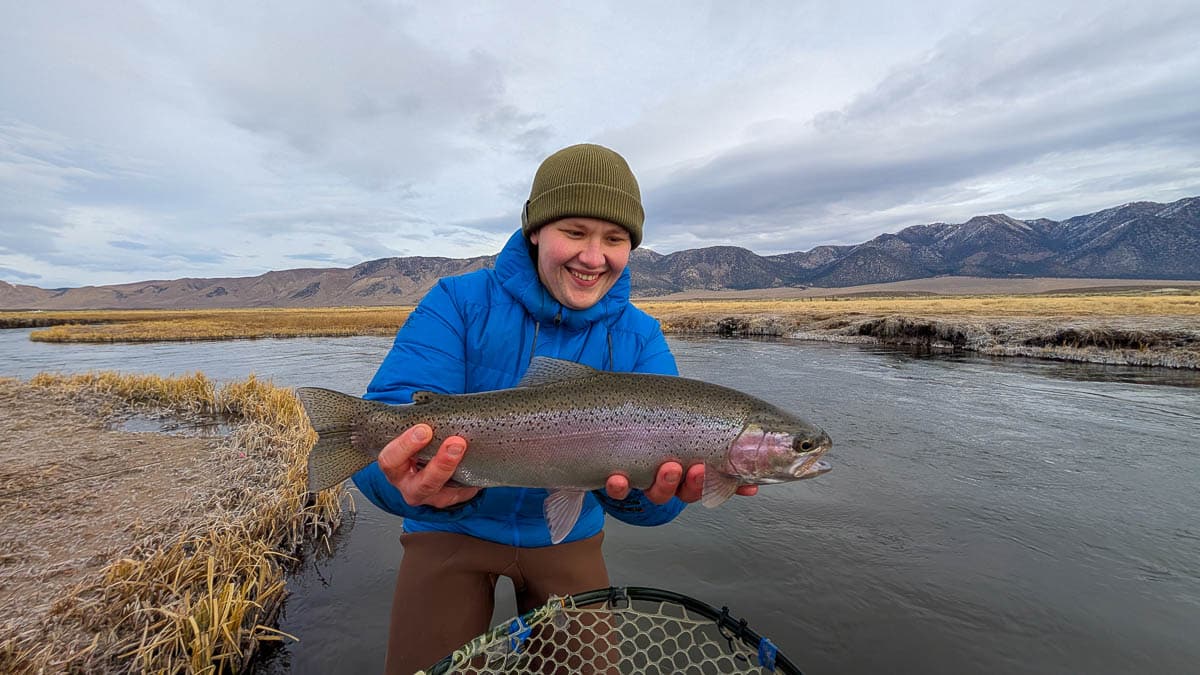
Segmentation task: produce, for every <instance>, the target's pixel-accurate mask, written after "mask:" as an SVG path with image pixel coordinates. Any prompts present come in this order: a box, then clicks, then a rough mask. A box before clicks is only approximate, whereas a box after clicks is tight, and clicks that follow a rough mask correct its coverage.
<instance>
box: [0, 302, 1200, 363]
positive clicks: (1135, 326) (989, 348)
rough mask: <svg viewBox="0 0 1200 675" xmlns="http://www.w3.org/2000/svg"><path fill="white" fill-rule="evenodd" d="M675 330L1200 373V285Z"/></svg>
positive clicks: (785, 308) (662, 306)
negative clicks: (1193, 370) (1197, 287)
mask: <svg viewBox="0 0 1200 675" xmlns="http://www.w3.org/2000/svg"><path fill="white" fill-rule="evenodd" d="M636 302H637V305H638V306H639V307H640V308H642V309H644V310H645V311H646V312H648V313H649V314H650V315H651V316H653V317H655V318H656V319H658V320H659V322H660V324H661V325H662V327H663V330H664V332H666V333H667V334H668V335H672V334H674V335H722V336H764V335H765V336H774V337H780V338H788V339H796V340H819V341H828V342H851V343H876V344H886V345H901V346H913V345H916V346H921V347H927V348H930V349H946V350H961V351H970V352H976V353H980V354H986V355H989V356H1025V357H1032V358H1044V359H1057V360H1065V361H1080V362H1090V363H1104V364H1116V365H1137V366H1157V367H1168V368H1189V369H1197V368H1200V291H1196V290H1192V289H1188V288H1168V289H1144V288H1133V289H1116V290H1114V289H1083V290H1079V291H1077V292H1071V293H1052V294H1048V293H1026V294H1016V295H1014V294H1008V295H929V294H913V295H897V296H876V295H872V294H866V295H856V296H823V297H784V298H764V297H722V298H718V299H684V300H679V299H676V300H664V299H639V300H637V301H636ZM410 311H411V308H408V307H382V308H362V307H360V308H318V309H305V310H299V309H269V308H266V309H255V310H245V309H243V310H193V311H186V312H183V311H154V310H142V311H137V312H128V311H125V312H117V311H112V312H105V311H91V312H44V313H32V312H8V313H4V314H3V315H2V316H0V326H12V327H16V326H30V325H34V323H35V322H36V323H37V325H48V324H51V323H55V324H56V325H53V326H52V327H50V328H47V329H44V330H34V331H32V332H31V333H30V339H31V340H34V341H39V342H56V343H79V342H81V343H138V342H169V341H194V340H233V339H247V338H251V339H257V338H279V337H337V336H350V335H379V336H390V335H393V334H394V333H395V330H396V329H397V328H398V327H399V326H400V325H401V324H402V323H403V322H404V320H405V319H406V318H407V316H408V313H409V312H410Z"/></svg>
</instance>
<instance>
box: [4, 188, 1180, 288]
mask: <svg viewBox="0 0 1200 675" xmlns="http://www.w3.org/2000/svg"><path fill="white" fill-rule="evenodd" d="M495 259H496V257H495V256H494V255H492V256H480V257H475V258H465V259H459V258H432V257H405V258H381V259H379V260H371V261H368V262H364V263H360V264H358V265H355V266H354V267H349V268H324V269H291V270H282V271H274V272H267V273H266V274H262V275H259V276H256V277H236V278H214V279H196V278H187V279H175V280H171V281H144V282H136V283H127V284H117V285H110V286H85V287H82V288H60V289H43V288H37V287H34V286H25V285H13V284H9V283H6V282H3V281H0V309H100V308H120V309H167V308H171V309H184V308H227V307H323V306H340V305H409V304H414V303H416V302H417V301H418V300H420V298H421V296H423V295H424V294H425V292H426V291H427V290H429V288H430V287H431V286H432V285H433V284H434V283H436V282H437V280H438V279H440V278H441V277H443V276H448V275H454V274H462V273H465V272H470V271H473V270H477V269H480V268H484V267H489V266H491V265H492V264H494V262H495ZM629 266H630V272H631V274H632V275H633V289H634V294H635V296H640V297H645V296H657V295H665V294H669V293H676V292H681V291H689V290H706V291H714V290H749V289H766V288H784V287H805V286H819V287H833V288H836V287H844V286H858V285H865V284H876V283H886V282H892V281H903V280H906V279H923V278H927V277H937V276H974V277H999V278H1015V277H1073V278H1118V279H1179V280H1184V279H1189V280H1195V279H1200V197H1189V198H1186V199H1181V200H1179V201H1176V202H1172V203H1170V204H1158V203H1154V202H1133V203H1130V204H1125V205H1122V206H1118V207H1114V208H1111V209H1105V210H1103V211H1099V212H1097V213H1092V214H1088V215H1082V216H1076V217H1074V218H1070V219H1067V220H1064V221H1054V220H1047V219H1044V218H1041V219H1037V220H1017V219H1015V218H1010V217H1009V216H1006V215H988V216H977V217H975V218H972V219H970V220H968V221H967V222H965V223H958V224H948V223H933V224H930V225H916V226H913V227H908V228H905V229H903V230H901V231H900V232H897V233H895V234H882V235H880V236H878V237H875V238H874V239H871V240H870V241H867V242H864V243H861V244H857V245H853V246H818V247H817V248H814V249H812V250H810V251H803V252H795V253H784V254H780V255H769V256H760V255H757V254H755V253H754V252H752V251H749V250H747V249H744V248H738V247H735V246H712V247H708V248H699V249H689V250H685V251H678V252H676V253H672V254H670V255H662V254H659V253H656V252H654V251H651V250H648V249H638V250H636V251H634V252H633V254H632V255H631V256H630V261H629Z"/></svg>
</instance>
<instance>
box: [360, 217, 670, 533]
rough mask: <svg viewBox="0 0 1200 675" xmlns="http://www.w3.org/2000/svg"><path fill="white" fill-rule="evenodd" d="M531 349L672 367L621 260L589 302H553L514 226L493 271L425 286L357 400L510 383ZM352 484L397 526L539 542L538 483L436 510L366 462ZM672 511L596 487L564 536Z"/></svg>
mask: <svg viewBox="0 0 1200 675" xmlns="http://www.w3.org/2000/svg"><path fill="white" fill-rule="evenodd" d="M535 355H537V356H552V357H555V358H559V359H566V360H569V361H575V362H577V363H583V364H587V365H589V366H592V367H593V368H598V369H601V370H612V371H623V372H642V373H657V374H663V375H676V374H678V370H677V369H676V367H675V359H674V357H673V356H672V355H671V352H670V350H669V349H668V348H667V342H666V340H665V339H664V338H663V334H662V330H661V329H660V328H659V326H658V322H657V321H655V320H654V319H653V318H651V317H650V316H649V315H648V314H646V313H645V312H643V311H641V310H640V309H638V308H636V307H634V306H633V305H632V304H630V303H629V268H628V267H626V268H625V271H624V272H623V273H622V274H621V278H620V279H619V280H618V281H617V283H616V284H614V285H613V287H612V289H610V290H609V292H608V294H607V295H605V296H604V298H603V299H601V301H600V302H598V303H596V304H595V305H593V306H592V307H589V308H588V309H585V310H573V309H569V308H567V307H563V306H562V305H560V304H559V303H558V301H556V300H555V299H554V297H553V296H551V295H550V294H549V293H548V292H547V291H546V290H545V288H544V287H543V286H542V284H541V281H540V280H539V279H538V276H537V271H536V270H535V268H534V266H533V261H532V258H531V257H530V255H529V250H528V249H527V247H526V244H525V238H524V236H523V235H522V234H521V232H520V231H519V230H518V231H517V232H516V233H515V234H513V236H512V237H511V238H510V239H509V241H508V243H507V244H506V245H505V247H504V250H503V251H501V252H500V255H499V257H498V258H497V260H496V267H495V269H488V270H480V271H477V272H472V273H470V274H464V275H462V276H457V277H448V278H445V279H442V280H441V281H439V282H438V284H437V285H436V286H434V287H433V288H432V289H430V291H429V293H428V294H427V295H426V296H425V298H424V299H422V300H421V304H420V305H418V306H417V308H416V309H415V310H413V313H412V314H411V315H410V316H409V317H408V320H407V321H406V322H405V323H404V326H403V327H402V328H401V329H400V331H399V332H398V333H397V334H396V340H395V343H394V344H393V345H392V349H391V351H390V352H388V355H387V357H386V358H385V359H384V360H383V363H382V364H381V365H380V366H379V370H378V371H377V372H376V373H375V377H374V379H372V380H371V384H370V385H369V386H368V388H367V395H366V398H369V399H373V400H377V401H385V402H388V403H409V402H410V401H411V400H412V394H413V392H416V391H421V390H426V391H434V392H439V393H445V394H464V393H474V392H480V391H491V390H495V389H505V388H508V387H513V386H516V384H517V383H518V382H519V381H520V379H521V376H522V375H524V374H525V370H526V369H527V368H528V367H529V362H530V360H531V359H532V358H533V357H534V356H535ZM470 454H471V447H470V445H469V444H468V446H467V455H468V456H469V455H470ZM354 484H355V485H357V486H358V489H359V490H361V491H362V493H363V494H364V495H366V496H367V498H368V499H370V500H371V502H372V503H374V504H375V505H376V506H378V507H379V508H381V509H383V510H385V511H389V512H391V513H394V514H396V515H399V516H403V517H404V529H405V531H407V532H424V531H428V530H436V531H441V532H459V533H463V534H469V535H471V536H474V537H478V538H480V539H486V540H488V541H493V542H497V543H501V544H509V545H513V546H525V547H535V546H549V545H550V543H551V542H550V533H549V530H548V527H547V524H546V519H545V516H544V515H543V513H542V502H543V501H544V500H545V498H546V494H547V492H546V491H545V490H541V489H532V488H487V489H485V490H481V491H480V494H479V496H477V497H476V498H475V499H473V500H471V501H469V502H466V503H465V504H462V505H455V506H454V507H451V508H449V509H437V508H433V507H429V506H415V507H414V506H410V505H409V504H408V503H407V502H405V501H404V497H403V496H402V495H401V494H400V491H399V490H397V489H396V488H395V487H393V486H392V485H391V484H390V483H389V482H388V481H387V478H386V477H385V476H384V475H383V472H382V471H381V470H380V468H379V465H378V464H372V465H370V466H368V467H367V468H365V469H363V470H362V471H359V472H358V473H357V474H355V475H354ZM683 507H684V504H683V502H681V501H680V500H679V499H677V498H676V499H672V500H671V501H669V502H667V503H666V504H663V505H656V504H654V503H652V502H650V501H649V500H648V499H646V497H645V495H644V494H642V492H641V491H640V490H633V491H632V492H631V494H630V495H629V497H628V498H626V499H625V500H622V501H617V500H614V499H610V498H609V497H608V496H607V495H605V494H604V493H603V491H600V490H597V491H594V492H592V493H589V494H588V495H587V496H586V498H585V500H584V505H583V512H582V513H581V514H580V516H579V522H578V523H576V525H575V528H574V529H573V530H571V533H570V535H568V536H567V538H566V539H565V541H567V542H571V541H576V540H579V539H585V538H587V537H590V536H593V535H595V534H596V533H598V532H600V530H601V528H602V527H604V513H605V512H608V513H610V514H612V515H613V516H614V517H616V518H619V519H620V520H623V521H625V522H628V523H633V524H635V525H660V524H662V523H666V522H668V521H670V520H671V519H673V518H674V517H675V516H677V515H678V514H679V512H680V511H682V510H683Z"/></svg>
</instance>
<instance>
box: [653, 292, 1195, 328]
mask: <svg viewBox="0 0 1200 675" xmlns="http://www.w3.org/2000/svg"><path fill="white" fill-rule="evenodd" d="M637 305H638V307H640V308H642V309H643V310H645V311H646V312H647V313H649V314H650V315H652V316H654V317H656V318H658V319H659V320H660V321H661V322H662V323H663V329H664V330H671V329H672V327H673V324H672V320H673V319H675V320H678V321H680V322H681V323H685V324H686V323H688V322H689V321H693V320H695V319H696V318H698V317H704V316H711V315H718V314H719V315H722V316H729V315H738V316H748V315H777V316H781V317H796V318H803V319H805V320H806V321H808V320H813V321H821V320H826V319H831V318H835V317H838V316H854V315H865V314H869V315H888V314H913V315H922V316H957V317H1006V316H1008V317H1037V318H1041V317H1063V316H1070V317H1081V316H1096V317H1100V316H1200V295H1196V294H1187V293H1181V294H1171V295H1164V294H1137V295H1130V294H1088V295H1001V296H965V297H960V296H941V297H890V298H877V297H872V298H815V299H795V300H711V301H710V300H684V301H668V302H661V301H659V302H656V301H653V300H649V301H639V302H638V303H637Z"/></svg>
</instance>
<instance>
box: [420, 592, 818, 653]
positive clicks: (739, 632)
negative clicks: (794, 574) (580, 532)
mask: <svg viewBox="0 0 1200 675" xmlns="http://www.w3.org/2000/svg"><path fill="white" fill-rule="evenodd" d="M631 600H646V601H649V602H671V603H675V604H677V605H682V606H683V607H685V608H687V609H688V610H691V611H693V612H695V613H697V614H699V615H701V616H703V617H705V618H708V619H712V620H713V621H714V622H716V624H717V627H718V629H720V631H721V634H722V635H725V637H726V638H727V639H737V640H740V641H741V642H742V644H744V645H746V646H747V647H749V648H751V649H753V650H755V651H758V650H759V648H760V647H761V646H762V644H763V637H762V636H761V635H759V634H758V633H756V632H755V631H754V630H753V629H752V628H750V627H749V626H747V625H746V621H745V620H744V619H735V618H734V617H732V616H730V614H729V608H728V607H722V608H721V609H720V610H717V609H716V608H715V607H713V606H712V605H710V604H708V603H706V602H702V601H700V600H697V599H695V598H693V597H690V596H687V595H682V594H680V593H675V592H673V591H667V590H663V589H661V588H649V587H646V586H610V587H608V588H598V589H596V590H593V591H584V592H583V593H576V594H574V595H568V596H566V597H564V598H562V599H561V601H562V603H563V606H565V607H581V606H585V605H594V604H596V603H598V602H601V601H604V602H607V603H608V604H609V605H617V604H618V603H624V604H628V602H629V601H631ZM535 611H537V609H534V610H531V611H530V612H527V613H525V614H523V615H522V616H521V619H522V620H524V619H527V618H528V617H529V615H530V614H532V613H533V612H535ZM726 630H728V631H730V634H728V635H726V633H725V631H726ZM771 647H772V648H773V647H774V645H771ZM774 657H775V668H774V669H775V670H777V671H779V672H782V673H784V675H802V674H801V672H800V669H799V668H797V667H796V665H795V664H794V663H792V662H791V660H790V659H788V657H787V656H784V654H783V653H782V652H778V651H776V652H775V654H774ZM452 665H454V662H453V658H452V655H451V656H447V657H446V658H444V659H442V660H441V661H438V662H437V663H436V664H434V666H433V667H432V668H430V669H429V671H428V672H429V673H430V675H441V674H442V673H445V672H446V671H447V670H448V669H449V668H450V667H451V666H452Z"/></svg>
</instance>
